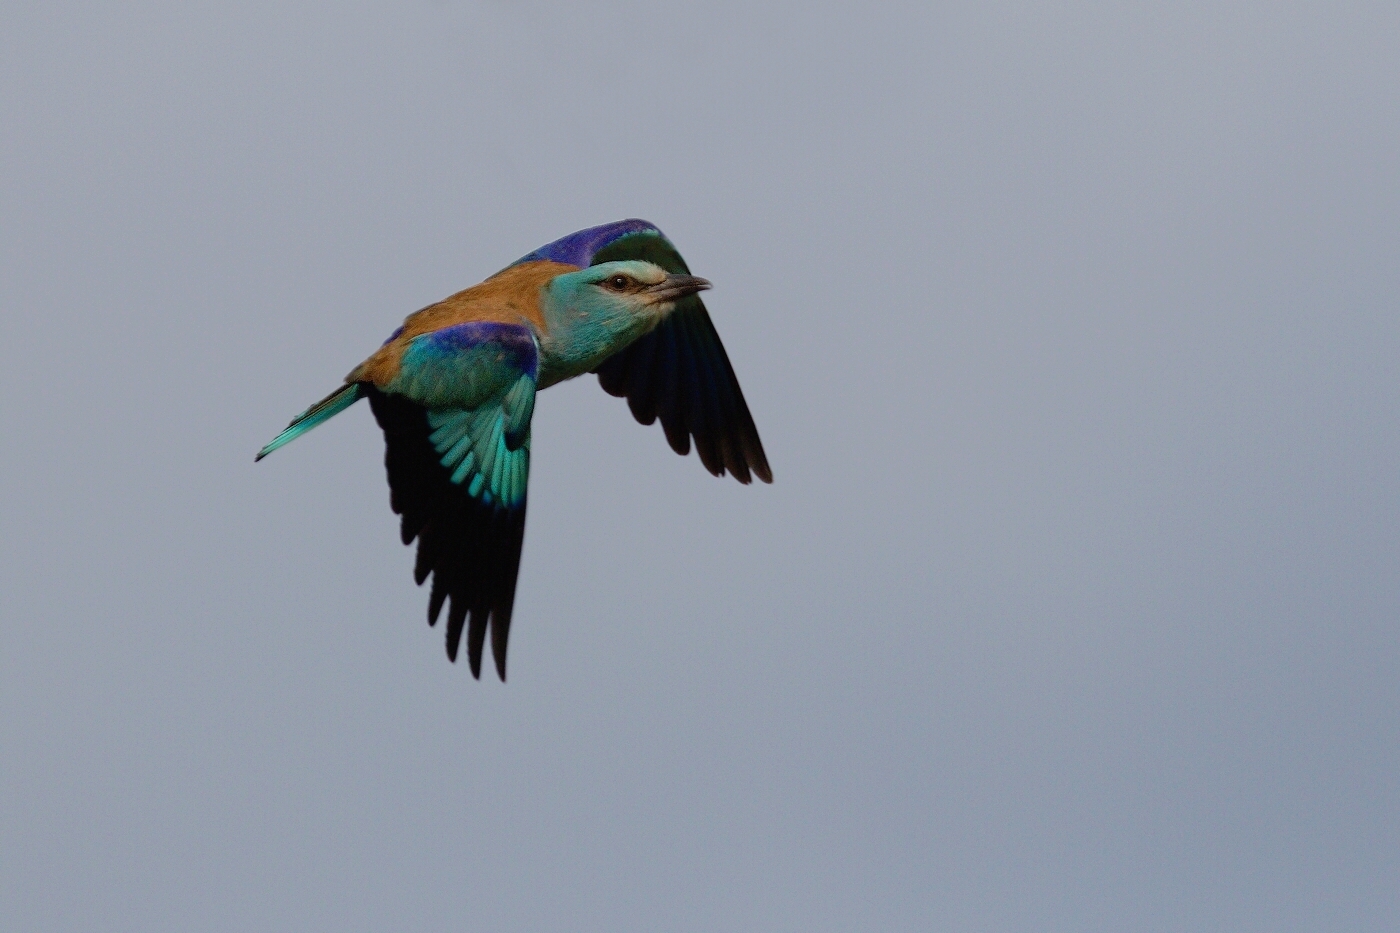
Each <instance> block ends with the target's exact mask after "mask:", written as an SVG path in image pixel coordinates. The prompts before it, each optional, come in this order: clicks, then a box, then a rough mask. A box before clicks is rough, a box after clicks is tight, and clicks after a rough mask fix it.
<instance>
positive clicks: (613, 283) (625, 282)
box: [608, 275, 632, 291]
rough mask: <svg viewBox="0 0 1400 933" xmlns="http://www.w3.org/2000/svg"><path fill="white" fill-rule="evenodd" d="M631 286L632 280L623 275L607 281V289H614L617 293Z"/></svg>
mask: <svg viewBox="0 0 1400 933" xmlns="http://www.w3.org/2000/svg"><path fill="white" fill-rule="evenodd" d="M631 284H632V280H631V279H629V278H628V277H627V276H625V275H615V276H613V277H612V278H610V279H608V287H609V288H615V289H617V290H618V291H623V290H624V289H626V288H627V286H629V285H631Z"/></svg>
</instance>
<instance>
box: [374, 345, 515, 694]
mask: <svg viewBox="0 0 1400 933" xmlns="http://www.w3.org/2000/svg"><path fill="white" fill-rule="evenodd" d="M538 371H539V358H538V350H537V348H536V345H535V341H534V337H533V335H532V334H531V333H530V331H529V330H528V329H527V328H525V327H523V326H520V325H515V324H500V323H492V322H474V323H468V324H459V325H456V326H453V327H448V328H444V329H442V330H440V331H434V332H432V333H428V334H423V335H420V336H418V337H415V338H414V339H413V340H412V341H411V342H410V345H409V346H408V347H407V349H406V350H405V351H404V353H403V356H402V360H401V363H400V372H399V374H398V376H397V377H396V378H395V379H393V380H390V381H388V382H386V383H384V384H383V385H375V384H374V383H372V382H362V383H360V385H361V386H362V387H363V390H364V393H365V394H366V395H368V397H369V401H370V407H371V408H373V410H374V417H375V419H376V420H378V422H379V426H380V427H381V428H383V430H384V441H385V446H386V450H385V455H384V465H385V467H386V468H387V470H388V474H389V490H390V503H391V504H392V506H393V509H394V511H395V512H397V513H398V514H399V515H401V516H402V517H403V521H402V526H401V535H402V538H403V542H404V544H409V543H411V542H412V541H413V540H414V539H415V538H417V540H418V559H417V563H416V565H415V567H414V571H413V575H414V579H415V580H416V581H417V582H418V583H419V584H422V583H423V581H424V580H426V579H427V578H428V576H429V575H431V576H432V578H433V586H432V595H431V596H430V597H429V600H428V624H429V625H435V624H436V623H437V619H438V615H439V613H440V612H441V611H442V607H443V605H444V603H446V604H447V605H448V609H447V656H448V657H449V658H450V659H452V660H453V661H455V660H456V659H457V649H458V646H459V645H460V643H461V639H462V630H463V628H464V627H466V630H467V658H468V660H469V661H470V662H471V669H472V675H473V676H476V677H480V676H481V654H482V648H483V646H484V644H485V641H486V631H487V628H488V625H487V622H488V620H489V621H490V626H489V627H490V630H491V653H492V656H493V657H494V658H495V661H496V672H497V673H498V674H499V675H500V677H501V679H502V680H504V679H505V672H506V641H507V638H508V636H509V633H510V615H511V607H512V605H513V604H514V602H515V579H516V575H517V573H518V571H519V569H520V548H521V544H522V543H523V541H524V536H525V500H526V495H525V494H526V485H527V483H528V480H529V474H530V418H531V416H532V414H533V413H534V407H535V381H536V378H537V375H538ZM468 623H469V624H468Z"/></svg>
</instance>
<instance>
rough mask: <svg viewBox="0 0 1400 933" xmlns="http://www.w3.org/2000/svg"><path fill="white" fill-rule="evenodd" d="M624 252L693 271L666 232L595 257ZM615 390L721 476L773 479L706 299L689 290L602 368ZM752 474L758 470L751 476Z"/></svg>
mask: <svg viewBox="0 0 1400 933" xmlns="http://www.w3.org/2000/svg"><path fill="white" fill-rule="evenodd" d="M621 259H640V260H644V261H647V262H652V263H655V264H656V265H658V266H660V267H661V268H663V269H665V270H666V271H667V272H671V273H676V274H682V275H688V274H689V273H690V269H688V268H687V267H686V264H685V260H683V259H682V258H681V256H680V253H678V252H677V251H676V248H675V247H674V246H672V245H671V242H670V241H669V240H667V239H666V238H665V237H663V236H661V235H660V234H659V233H653V232H646V231H643V232H638V233H631V234H628V235H625V236H622V237H620V238H618V239H616V240H614V241H612V242H611V243H609V244H608V245H606V246H604V247H602V248H601V249H599V250H598V251H597V252H596V253H595V254H594V255H593V264H594V265H597V264H598V263H600V262H614V261H617V260H621ZM594 371H595V372H596V373H597V374H598V382H599V383H600V384H601V385H602V387H603V390H604V391H605V392H607V393H608V394H609V395H615V396H618V397H622V398H626V399H627V404H628V407H630V408H631V410H632V415H633V417H635V418H636V419H637V420H638V421H639V422H641V423H642V424H651V423H653V422H654V421H655V420H656V419H657V418H660V419H661V427H662V429H663V430H664V431H665V432H666V440H667V442H668V443H670V445H671V449H672V450H674V451H675V452H676V453H678V454H681V455H682V456H684V455H685V454H688V453H689V452H690V443H691V439H692V438H694V440H695V452H696V454H697V455H698V456H699V457H700V462H701V463H703V464H704V465H705V469H707V470H709V471H710V472H711V473H713V474H714V475H715V476H723V475H724V474H725V473H726V472H728V473H731V474H733V476H734V478H735V479H737V480H738V481H739V482H741V483H748V482H750V481H751V479H752V476H757V477H758V478H759V479H761V480H763V481H764V482H765V483H771V482H773V473H772V471H771V470H770V469H769V468H768V458H767V456H766V455H765V454H764V452H763V442H762V441H761V440H759V437H758V428H757V427H755V426H754V423H753V416H752V415H750V414H749V406H748V404H747V403H746V402H745V401H744V393H743V391H742V390H741V389H740V388H739V380H738V378H737V377H736V376H735V375H734V367H733V366H731V365H730V363H729V356H728V354H726V353H725V352H724V344H722V343H721V342H720V339H719V334H718V333H717V332H716V331H715V326H714V324H713V323H711V321H710V314H709V312H708V311H706V310H705V305H704V303H703V302H701V300H700V298H699V297H698V296H695V295H689V296H686V297H685V298H682V299H681V300H680V301H678V302H676V309H675V310H674V311H672V312H671V313H670V314H669V315H667V317H666V319H665V320H664V321H662V322H661V324H660V325H659V326H658V327H657V328H656V330H654V331H652V332H651V333H650V334H647V335H646V336H645V337H642V338H641V339H639V340H637V341H636V342H634V343H633V344H632V345H631V346H629V347H627V349H625V350H622V351H620V352H618V353H614V354H613V355H612V356H610V357H608V358H607V359H606V360H604V361H603V363H602V365H601V366H599V367H598V368H597V369H596V370H594ZM751 474H752V476H751Z"/></svg>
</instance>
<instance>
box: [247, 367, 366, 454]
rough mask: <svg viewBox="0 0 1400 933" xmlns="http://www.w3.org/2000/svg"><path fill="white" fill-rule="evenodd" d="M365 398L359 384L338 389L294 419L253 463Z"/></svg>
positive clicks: (259, 452) (261, 451) (353, 383)
mask: <svg viewBox="0 0 1400 933" xmlns="http://www.w3.org/2000/svg"><path fill="white" fill-rule="evenodd" d="M363 397H364V390H363V389H362V388H361V387H360V384H359V383H358V382H352V383H350V384H349V385H343V386H341V387H340V388H339V389H336V390H335V391H334V392H332V393H331V394H330V395H327V396H326V397H325V398H323V399H321V400H320V401H319V402H317V403H316V404H315V405H312V406H311V407H310V408H308V409H307V410H306V411H304V412H302V413H301V414H299V415H297V416H296V417H295V418H293V419H292V423H291V424H289V425H287V430H285V431H283V432H282V433H281V434H279V435H277V436H276V437H274V438H273V439H272V443H270V444H268V445H267V446H266V447H264V448H263V449H262V450H260V451H258V455H257V456H256V457H254V458H253V462H254V463H256V462H257V461H259V460H261V459H262V458H263V457H266V456H267V455H268V454H270V453H272V452H273V451H274V450H276V449H277V448H278V447H281V446H282V445H283V444H287V443H290V442H292V441H294V440H296V439H297V438H299V437H301V436H302V435H303V434H305V433H306V432H307V431H310V430H311V429H312V428H314V427H316V425H318V424H320V423H321V422H323V421H329V420H330V419H331V418H334V417H335V416H336V415H338V414H340V413H341V412H342V411H344V410H345V409H347V408H349V407H350V406H351V405H353V404H355V403H356V402H358V401H359V400H360V399H361V398H363Z"/></svg>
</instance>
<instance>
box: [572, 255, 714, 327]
mask: <svg viewBox="0 0 1400 933" xmlns="http://www.w3.org/2000/svg"><path fill="white" fill-rule="evenodd" d="M709 287H710V283H709V282H707V281H706V280H704V279H702V278H698V277H696V276H693V275H675V274H672V273H669V272H667V271H666V270H665V269H663V268H661V267H660V266H658V265H656V264H655V263H651V262H644V261H642V260H637V259H628V260H621V261H618V262H603V263H599V264H598V265H596V266H589V267H588V268H586V269H580V270H579V271H577V272H569V273H565V274H564V275H561V276H557V277H556V278H555V279H554V281H553V282H552V283H551V284H550V291H552V292H553V293H554V296H555V297H556V299H560V300H561V304H565V305H568V306H570V307H572V308H573V309H574V310H575V311H576V312H582V313H585V314H586V313H589V312H596V313H602V314H604V315H608V314H616V313H619V312H621V313H625V314H628V315H641V316H647V317H656V318H658V319H659V318H660V317H663V316H665V314H666V313H667V312H669V311H670V310H671V309H672V308H673V307H675V304H676V301H677V300H678V299H680V298H684V297H685V296H686V295H693V294H695V293H696V292H700V291H704V290H705V289H707V288H709Z"/></svg>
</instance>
